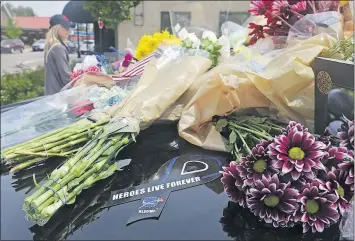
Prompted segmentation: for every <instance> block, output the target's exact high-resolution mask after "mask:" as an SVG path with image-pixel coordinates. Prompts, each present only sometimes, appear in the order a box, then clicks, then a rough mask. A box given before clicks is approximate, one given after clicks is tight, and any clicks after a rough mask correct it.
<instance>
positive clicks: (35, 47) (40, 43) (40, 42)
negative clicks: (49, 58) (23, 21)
mask: <svg viewBox="0 0 355 241" xmlns="http://www.w3.org/2000/svg"><path fill="white" fill-rule="evenodd" d="M45 43H46V40H45V39H40V40H38V41H36V42H34V43H33V44H32V50H33V51H43V50H44V45H45Z"/></svg>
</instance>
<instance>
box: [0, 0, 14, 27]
mask: <svg viewBox="0 0 355 241" xmlns="http://www.w3.org/2000/svg"><path fill="white" fill-rule="evenodd" d="M11 18H12V15H11V13H10V11H9V10H8V9H7V7H6V5H5V3H4V2H1V26H2V25H5V24H6V23H7V22H8V21H9V19H11Z"/></svg>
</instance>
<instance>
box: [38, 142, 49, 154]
mask: <svg viewBox="0 0 355 241" xmlns="http://www.w3.org/2000/svg"><path fill="white" fill-rule="evenodd" d="M38 141H39V143H40V144H42V146H43V148H44V151H45V153H46V158H48V157H49V156H48V151H47V148H46V146H45V145H44V143H43V142H42V141H41V140H38Z"/></svg>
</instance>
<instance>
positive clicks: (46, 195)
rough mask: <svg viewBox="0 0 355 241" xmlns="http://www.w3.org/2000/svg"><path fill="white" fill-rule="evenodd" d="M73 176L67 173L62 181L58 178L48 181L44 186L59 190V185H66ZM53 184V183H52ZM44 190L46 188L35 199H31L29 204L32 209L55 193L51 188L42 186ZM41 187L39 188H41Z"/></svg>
mask: <svg viewBox="0 0 355 241" xmlns="http://www.w3.org/2000/svg"><path fill="white" fill-rule="evenodd" d="M74 178H75V176H73V175H67V177H66V178H64V179H62V181H60V180H58V181H57V182H53V181H50V182H49V183H48V185H46V186H50V187H51V188H52V189H53V190H55V191H56V192H58V191H59V189H61V187H64V186H65V185H67V184H68V183H69V182H70V181H71V180H73V179H74ZM52 184H53V185H52ZM42 187H43V188H44V189H45V190H47V191H46V192H45V193H43V194H42V195H40V196H38V197H37V198H36V199H34V200H32V201H31V203H30V205H31V207H32V208H33V209H35V210H36V209H37V208H38V207H39V206H40V205H41V204H42V203H44V202H45V201H46V200H47V199H48V198H50V197H51V196H52V195H56V194H55V193H53V191H52V190H48V188H46V187H44V186H42ZM42 187H41V188H42Z"/></svg>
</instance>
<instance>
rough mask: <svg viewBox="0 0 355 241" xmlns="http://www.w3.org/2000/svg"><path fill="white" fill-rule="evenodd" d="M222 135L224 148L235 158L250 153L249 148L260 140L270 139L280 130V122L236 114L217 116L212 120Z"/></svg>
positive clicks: (237, 158) (238, 158)
mask: <svg viewBox="0 0 355 241" xmlns="http://www.w3.org/2000/svg"><path fill="white" fill-rule="evenodd" d="M213 123H214V125H215V127H216V130H217V131H218V132H220V133H221V135H222V136H223V140H224V143H225V145H226V149H227V151H228V152H230V153H231V154H232V155H233V157H234V158H235V160H237V161H239V160H240V158H241V157H242V156H243V155H249V154H251V148H250V147H253V146H255V145H256V144H258V143H259V142H260V141H262V140H271V139H272V138H273V136H275V135H278V134H280V133H281V132H282V128H283V127H282V124H281V123H280V122H277V121H274V120H271V119H269V118H267V117H256V116H236V115H234V114H232V115H230V116H227V117H217V118H215V119H214V121H213Z"/></svg>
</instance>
